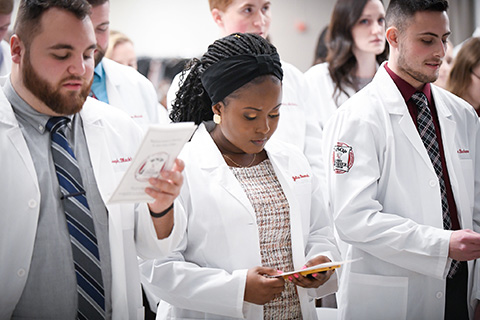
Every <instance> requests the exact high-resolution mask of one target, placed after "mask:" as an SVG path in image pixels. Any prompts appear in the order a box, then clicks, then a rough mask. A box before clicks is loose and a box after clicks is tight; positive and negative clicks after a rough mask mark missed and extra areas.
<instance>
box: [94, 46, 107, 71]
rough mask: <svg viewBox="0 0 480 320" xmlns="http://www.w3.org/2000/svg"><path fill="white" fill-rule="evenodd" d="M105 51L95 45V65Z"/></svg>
mask: <svg viewBox="0 0 480 320" xmlns="http://www.w3.org/2000/svg"><path fill="white" fill-rule="evenodd" d="M105 51H106V50H103V49H102V48H100V47H99V46H97V50H95V54H94V58H95V67H96V66H98V64H99V63H100V61H102V59H103V57H104V56H105Z"/></svg>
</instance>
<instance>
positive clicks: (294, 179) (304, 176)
mask: <svg viewBox="0 0 480 320" xmlns="http://www.w3.org/2000/svg"><path fill="white" fill-rule="evenodd" d="M304 178H310V176H309V175H308V174H301V175H298V176H293V177H292V179H293V181H294V182H295V181H297V180H299V179H304Z"/></svg>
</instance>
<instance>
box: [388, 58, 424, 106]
mask: <svg viewBox="0 0 480 320" xmlns="http://www.w3.org/2000/svg"><path fill="white" fill-rule="evenodd" d="M385 70H387V72H388V74H389V75H390V77H391V78H392V80H393V82H394V83H395V85H396V86H397V88H398V90H399V91H400V93H401V94H402V97H403V99H404V100H405V103H407V102H408V100H410V98H411V97H412V95H413V94H414V93H415V92H417V91H419V90H417V89H415V88H414V87H413V86H412V85H411V84H409V83H408V82H407V81H405V80H403V79H402V78H400V77H399V76H398V75H397V74H396V73H395V72H393V71H392V70H391V69H390V68H389V67H388V63H385ZM420 92H423V93H424V94H425V96H426V97H427V100H428V105H432V89H431V86H430V83H426V84H425V85H424V86H423V89H422V90H420Z"/></svg>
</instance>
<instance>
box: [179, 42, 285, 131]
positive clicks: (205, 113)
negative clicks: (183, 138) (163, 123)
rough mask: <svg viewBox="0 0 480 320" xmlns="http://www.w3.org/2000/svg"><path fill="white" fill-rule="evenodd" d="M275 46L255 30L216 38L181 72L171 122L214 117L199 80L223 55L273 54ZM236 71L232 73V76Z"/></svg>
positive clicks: (210, 102) (201, 120) (197, 121)
mask: <svg viewBox="0 0 480 320" xmlns="http://www.w3.org/2000/svg"><path fill="white" fill-rule="evenodd" d="M276 52H277V50H276V48H275V47H274V46H273V45H272V44H270V43H269V42H268V41H267V40H265V39H264V38H262V37H261V36H259V35H256V34H249V33H245V34H239V33H235V34H232V35H229V36H227V37H224V38H221V39H219V40H216V41H215V42H214V43H213V44H211V45H210V46H209V47H208V50H207V52H206V53H205V54H204V55H203V56H202V57H201V58H200V59H197V58H195V59H192V60H191V61H190V62H189V63H188V64H187V66H186V67H185V69H184V70H183V72H182V74H181V76H180V89H179V90H178V92H177V93H176V98H175V101H174V102H173V104H172V112H171V113H170V119H171V120H172V121H173V122H186V121H193V122H195V123H196V124H200V123H202V122H203V121H208V120H211V119H212V118H213V111H212V101H211V100H210V98H209V96H208V94H207V92H206V91H205V88H204V87H203V85H202V82H201V80H200V77H201V75H202V74H203V72H204V71H205V70H206V69H207V68H208V67H209V66H211V65H213V64H215V63H216V62H218V61H221V60H223V59H225V58H229V57H233V56H237V55H242V54H253V55H260V54H273V53H276ZM234 76H235V75H232V77H234Z"/></svg>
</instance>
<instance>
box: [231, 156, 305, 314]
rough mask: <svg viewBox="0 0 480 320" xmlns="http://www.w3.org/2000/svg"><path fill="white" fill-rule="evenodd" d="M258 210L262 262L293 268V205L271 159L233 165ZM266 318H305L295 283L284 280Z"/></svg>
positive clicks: (282, 267)
mask: <svg viewBox="0 0 480 320" xmlns="http://www.w3.org/2000/svg"><path fill="white" fill-rule="evenodd" d="M230 169H231V170H232V172H233V174H234V175H235V177H236V178H237V180H238V181H239V182H240V184H241V185H242V187H243V190H244V191H245V193H246V194H247V197H248V199H249V200H250V202H251V204H252V206H253V209H254V210H255V213H256V217H257V225H258V234H259V238H260V252H261V256H262V266H264V267H269V268H274V269H277V270H284V271H290V270H294V267H293V261H292V241H291V232H290V207H289V205H288V201H287V198H286V197H285V194H284V193H283V190H282V186H281V185H280V182H279V181H278V178H277V176H276V174H275V171H274V170H273V166H272V164H271V162H270V160H268V159H266V160H264V161H263V162H261V163H260V164H258V165H256V166H253V167H248V168H237V167H230ZM263 310H264V311H263V318H264V319H302V312H301V309H300V300H299V299H298V293H297V290H296V287H295V285H294V284H293V283H291V282H290V281H286V282H285V290H284V291H283V292H282V295H281V296H280V297H278V298H276V299H274V300H272V301H270V302H268V303H267V304H265V305H264V308H263Z"/></svg>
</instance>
